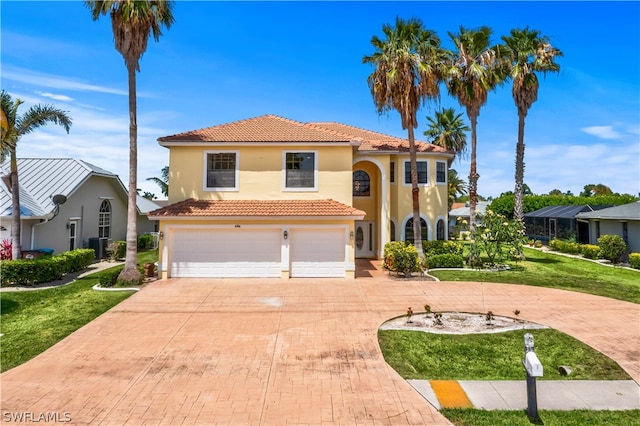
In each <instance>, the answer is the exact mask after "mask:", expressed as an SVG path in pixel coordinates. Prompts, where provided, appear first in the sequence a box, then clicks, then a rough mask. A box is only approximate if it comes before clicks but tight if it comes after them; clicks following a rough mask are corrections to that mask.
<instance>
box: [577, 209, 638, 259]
mask: <svg viewBox="0 0 640 426" xmlns="http://www.w3.org/2000/svg"><path fill="white" fill-rule="evenodd" d="M576 219H577V220H578V221H580V222H587V223H588V224H589V242H590V243H591V244H597V243H598V238H600V236H602V235H619V236H621V237H622V238H623V239H624V241H625V242H626V243H627V251H628V252H629V253H640V201H636V202H634V203H629V204H623V205H621V206H614V207H609V208H607V209H602V210H596V211H593V212H585V213H578V214H577V215H576Z"/></svg>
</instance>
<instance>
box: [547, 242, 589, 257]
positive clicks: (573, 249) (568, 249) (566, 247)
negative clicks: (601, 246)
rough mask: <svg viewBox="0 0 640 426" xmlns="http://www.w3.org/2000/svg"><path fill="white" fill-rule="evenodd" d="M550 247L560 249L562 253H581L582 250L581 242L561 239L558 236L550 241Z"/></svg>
mask: <svg viewBox="0 0 640 426" xmlns="http://www.w3.org/2000/svg"><path fill="white" fill-rule="evenodd" d="M549 247H551V250H555V251H559V252H560V253H568V254H580V253H581V252H582V250H581V247H580V244H579V243H576V242H574V241H566V240H559V239H557V238H554V239H553V240H551V241H549Z"/></svg>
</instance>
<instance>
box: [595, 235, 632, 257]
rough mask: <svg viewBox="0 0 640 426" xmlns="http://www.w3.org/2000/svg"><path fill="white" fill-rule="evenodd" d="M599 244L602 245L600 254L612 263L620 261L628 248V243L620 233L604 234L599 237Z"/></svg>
mask: <svg viewBox="0 0 640 426" xmlns="http://www.w3.org/2000/svg"><path fill="white" fill-rule="evenodd" d="M598 245H599V246H600V256H601V257H602V258H603V259H607V260H609V261H611V263H618V262H619V261H620V258H621V257H622V255H623V254H624V252H625V251H626V250H627V244H626V243H625V242H624V240H623V239H622V237H621V236H620V235H603V236H601V237H600V238H598Z"/></svg>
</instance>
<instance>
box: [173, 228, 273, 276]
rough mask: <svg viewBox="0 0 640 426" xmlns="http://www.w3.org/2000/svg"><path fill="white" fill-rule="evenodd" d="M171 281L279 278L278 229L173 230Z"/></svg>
mask: <svg viewBox="0 0 640 426" xmlns="http://www.w3.org/2000/svg"><path fill="white" fill-rule="evenodd" d="M169 244H170V246H169V247H170V249H169V250H170V254H169V260H170V262H171V267H170V271H171V276H172V277H280V276H281V250H280V230H279V229H232V230H229V229H204V228H194V229H187V228H182V229H176V230H172V233H171V237H170V242H169Z"/></svg>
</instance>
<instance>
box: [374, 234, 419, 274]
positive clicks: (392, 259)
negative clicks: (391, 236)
mask: <svg viewBox="0 0 640 426" xmlns="http://www.w3.org/2000/svg"><path fill="white" fill-rule="evenodd" d="M383 267H384V268H385V269H387V270H389V271H392V272H401V273H403V274H404V275H405V276H407V277H409V276H411V273H412V272H418V271H420V258H419V257H418V250H416V248H415V246H414V245H413V244H410V243H405V242H403V241H391V242H389V243H387V244H385V246H384V262H383Z"/></svg>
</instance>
